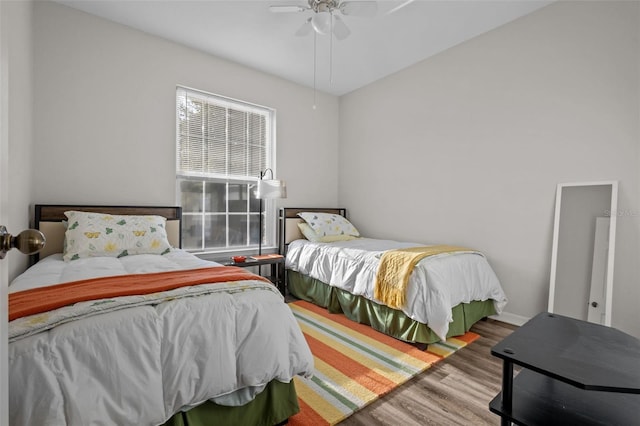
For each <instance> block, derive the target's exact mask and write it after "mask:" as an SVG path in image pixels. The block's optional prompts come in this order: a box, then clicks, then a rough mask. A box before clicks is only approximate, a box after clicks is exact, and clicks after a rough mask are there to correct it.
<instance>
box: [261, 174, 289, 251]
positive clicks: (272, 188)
mask: <svg viewBox="0 0 640 426" xmlns="http://www.w3.org/2000/svg"><path fill="white" fill-rule="evenodd" d="M267 172H271V179H263V178H264V177H265V176H266V174H267ZM256 198H257V199H258V200H260V216H259V219H260V222H259V223H260V225H259V226H260V239H259V240H258V255H261V254H262V200H267V199H269V200H273V199H277V198H287V186H286V185H285V183H284V181H283V180H276V179H274V178H273V170H271V169H269V168H268V169H265V171H263V172H260V180H258V187H257V188H256Z"/></svg>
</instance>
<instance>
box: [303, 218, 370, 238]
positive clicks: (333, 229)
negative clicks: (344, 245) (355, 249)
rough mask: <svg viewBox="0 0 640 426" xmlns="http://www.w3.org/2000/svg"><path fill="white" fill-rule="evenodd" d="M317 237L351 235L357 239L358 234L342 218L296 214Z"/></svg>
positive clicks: (349, 223) (353, 227)
mask: <svg viewBox="0 0 640 426" xmlns="http://www.w3.org/2000/svg"><path fill="white" fill-rule="evenodd" d="M298 216H299V217H301V218H302V219H303V220H304V221H305V222H306V223H307V224H308V225H309V226H310V227H311V229H313V230H314V231H315V233H316V234H317V235H318V236H319V237H326V236H330V235H352V236H354V237H359V236H360V233H359V232H358V230H357V229H356V227H355V226H353V225H352V224H351V222H349V221H348V220H347V219H346V218H345V217H344V216H341V215H339V214H332V213H314V212H301V213H298Z"/></svg>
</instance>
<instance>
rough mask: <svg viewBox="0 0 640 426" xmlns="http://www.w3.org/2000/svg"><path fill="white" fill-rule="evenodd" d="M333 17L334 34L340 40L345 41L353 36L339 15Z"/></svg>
mask: <svg viewBox="0 0 640 426" xmlns="http://www.w3.org/2000/svg"><path fill="white" fill-rule="evenodd" d="M333 17H334V22H333V34H334V35H335V36H336V38H337V39H338V40H344V39H345V38H347V37H348V36H349V34H351V30H350V29H349V27H347V24H345V23H344V21H343V20H342V19H341V18H340V17H339V16H338V15H334V16H333Z"/></svg>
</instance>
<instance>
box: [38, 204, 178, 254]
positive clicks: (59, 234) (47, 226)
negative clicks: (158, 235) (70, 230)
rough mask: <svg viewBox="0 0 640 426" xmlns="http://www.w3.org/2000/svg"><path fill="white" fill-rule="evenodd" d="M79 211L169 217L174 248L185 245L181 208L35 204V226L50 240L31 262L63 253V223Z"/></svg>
mask: <svg viewBox="0 0 640 426" xmlns="http://www.w3.org/2000/svg"><path fill="white" fill-rule="evenodd" d="M69 210H78V211H83V212H94V213H106V214H117V215H156V216H162V217H165V218H167V237H168V239H169V243H170V244H171V246H172V247H178V248H180V247H181V244H182V227H181V226H180V221H181V220H182V207H178V206H97V205H90V206H86V205H78V204H36V205H35V206H34V221H33V225H34V227H35V228H36V229H39V230H40V231H41V232H42V233H43V234H44V235H45V238H46V239H47V243H46V245H45V247H44V248H43V249H42V251H41V252H40V253H37V254H35V255H33V257H32V259H31V262H32V263H35V262H37V261H38V259H39V258H40V256H42V257H45V256H48V255H50V254H54V253H62V247H63V243H64V233H65V228H64V226H63V224H62V221H63V220H67V217H66V216H65V215H64V212H66V211H69Z"/></svg>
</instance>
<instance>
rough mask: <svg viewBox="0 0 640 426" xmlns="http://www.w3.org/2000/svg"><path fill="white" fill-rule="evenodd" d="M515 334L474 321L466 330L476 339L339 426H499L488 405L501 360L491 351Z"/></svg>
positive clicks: (496, 325) (509, 327) (497, 386)
mask: <svg viewBox="0 0 640 426" xmlns="http://www.w3.org/2000/svg"><path fill="white" fill-rule="evenodd" d="M515 329H516V327H515V326H512V325H509V324H505V323H502V322H499V321H495V320H491V319H488V320H486V321H480V322H478V323H477V324H476V325H474V326H473V327H472V328H471V331H473V332H475V333H477V334H479V335H480V336H481V337H480V338H479V339H478V340H476V341H475V342H473V343H472V344H470V345H469V346H467V347H465V348H463V349H461V350H459V351H458V352H456V353H455V354H453V355H451V356H450V357H449V358H447V359H445V360H443V361H441V362H439V363H437V364H435V365H434V366H433V367H431V368H430V369H428V370H427V371H425V372H424V373H422V374H420V375H419V376H417V377H414V378H413V379H412V380H410V381H409V382H407V383H405V384H404V385H402V386H400V387H399V388H397V389H395V390H393V391H392V392H390V393H389V394H388V395H386V396H384V397H382V398H380V399H379V400H377V401H375V402H373V403H372V404H370V405H369V406H367V407H365V408H363V409H362V410H360V411H358V412H356V413H354V414H353V415H351V416H350V417H348V418H347V419H345V420H343V421H342V422H340V423H339V425H340V426H356V425H361V426H365V425H366V426H372V425H385V426H387V425H393V426H395V425H403V426H418V425H420V426H425V425H437V426H448V425H465V426H469V425H474V426H475V425H499V424H500V419H499V417H498V416H497V415H495V414H493V413H492V412H490V411H489V402H490V401H491V400H492V399H493V398H494V397H495V396H496V394H497V393H498V392H500V388H501V381H502V361H501V360H500V359H498V358H496V357H494V356H492V355H491V347H492V346H493V345H495V344H496V343H498V342H499V341H500V340H502V339H503V338H504V337H506V336H508V335H509V334H511V332H512V331H513V330H515Z"/></svg>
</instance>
